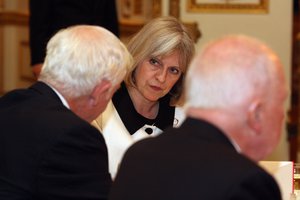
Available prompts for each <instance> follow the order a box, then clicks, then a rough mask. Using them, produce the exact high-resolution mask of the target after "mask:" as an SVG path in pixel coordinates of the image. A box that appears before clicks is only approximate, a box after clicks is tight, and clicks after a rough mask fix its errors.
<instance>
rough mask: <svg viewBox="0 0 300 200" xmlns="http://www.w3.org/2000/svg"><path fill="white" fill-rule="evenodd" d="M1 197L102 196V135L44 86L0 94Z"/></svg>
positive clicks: (67, 199) (105, 182) (106, 179)
mask: <svg viewBox="0 0 300 200" xmlns="http://www.w3.org/2000/svg"><path fill="white" fill-rule="evenodd" d="M0 130H1V131H0V199H1V200H12V199H18V200H21V199H26V200H30V199H32V200H33V199H35V200H36V199H41V200H47V199H53V200H54V199H55V200H60V199H62V200H71V199H88V200H92V199H95V200H96V199H97V200H99V199H106V198H107V194H108V191H109V188H110V186H111V178H110V175H109V173H108V158H107V149H106V145H105V142H104V139H103V137H102V135H101V134H100V133H99V131H98V130H97V129H95V128H94V127H93V126H91V125H90V124H89V123H88V122H86V121H84V120H82V119H81V118H79V117H78V116H77V115H75V114H74V113H73V112H72V111H70V110H69V109H67V108H66V107H65V106H64V105H63V104H62V102H61V100H60V99H59V97H58V96H57V95H56V93H55V92H54V91H53V90H52V89H51V88H50V87H49V86H47V85H46V84H44V83H42V82H37V83H36V84H34V85H33V86H32V87H30V88H29V89H24V90H16V91H12V92H10V93H8V94H6V95H5V96H3V97H1V98H0Z"/></svg>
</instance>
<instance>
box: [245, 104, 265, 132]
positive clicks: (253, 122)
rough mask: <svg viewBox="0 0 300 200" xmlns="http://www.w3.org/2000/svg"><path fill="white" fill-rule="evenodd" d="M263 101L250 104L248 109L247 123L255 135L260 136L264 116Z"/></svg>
mask: <svg viewBox="0 0 300 200" xmlns="http://www.w3.org/2000/svg"><path fill="white" fill-rule="evenodd" d="M262 107H263V106H262V103H261V101H254V102H252V103H251V104H250V106H249V108H248V116H247V118H248V119H247V123H248V126H249V127H250V129H252V130H253V132H254V133H256V134H260V133H261V131H262V123H263V121H262V119H263V117H262V115H263V108H262Z"/></svg>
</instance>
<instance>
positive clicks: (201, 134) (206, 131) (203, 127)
mask: <svg viewBox="0 0 300 200" xmlns="http://www.w3.org/2000/svg"><path fill="white" fill-rule="evenodd" d="M180 129H182V130H184V131H182V132H185V133H187V134H189V135H191V136H193V137H195V138H199V139H200V138H201V139H202V140H207V141H213V142H220V143H222V144H226V145H228V146H230V147H232V148H234V149H236V150H237V151H239V149H237V148H235V145H234V144H233V142H232V141H231V140H230V139H229V138H228V137H227V136H226V135H225V134H224V133H223V132H222V131H221V130H220V129H219V128H217V127H216V126H214V125H213V124H211V123H209V122H207V121H204V120H200V119H195V118H190V117H188V118H187V119H186V120H185V121H184V122H183V124H182V125H181V127H180ZM186 130H189V131H186Z"/></svg>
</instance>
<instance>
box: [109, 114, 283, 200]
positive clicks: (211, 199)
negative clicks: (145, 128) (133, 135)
mask: <svg viewBox="0 0 300 200" xmlns="http://www.w3.org/2000/svg"><path fill="white" fill-rule="evenodd" d="M109 199H110V200H121V199H122V200H148V199H149V200H150V199H151V200H154V199H155V200H177V199H178V200H183V199H187V200H193V199H195V200H196V199H197V200H199V199H203V200H228V199H236V200H245V199H247V200H250V199H260V200H269V199H270V200H271V199H272V200H274V199H276V200H278V199H281V196H280V191H279V188H278V186H277V184H276V182H275V180H274V179H273V178H272V177H271V176H270V175H269V174H268V173H266V172H265V171H264V170H263V169H262V168H260V167H259V166H258V165H257V164H256V163H254V162H252V161H250V160H249V159H247V158H246V157H244V156H243V155H241V154H239V153H237V151H236V150H235V148H234V147H233V146H232V144H231V142H230V141H229V140H228V139H227V138H226V137H225V135H224V134H223V133H222V132H221V131H220V130H219V129H217V128H216V127H214V126H212V125H210V124H209V123H207V122H204V121H200V120H196V119H191V118H188V119H187V120H186V121H185V122H184V123H183V124H182V126H181V127H180V128H178V129H169V130H167V131H166V132H165V133H164V134H161V135H160V136H158V137H157V138H150V139H145V140H142V141H140V142H138V143H136V144H134V145H133V146H132V147H131V148H130V149H129V150H128V151H127V152H126V154H125V156H124V159H123V161H122V163H121V166H120V170H119V172H118V174H117V177H116V179H115V182H114V183H113V186H112V189H111V193H110V198H109Z"/></svg>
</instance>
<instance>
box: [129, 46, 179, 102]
mask: <svg viewBox="0 0 300 200" xmlns="http://www.w3.org/2000/svg"><path fill="white" fill-rule="evenodd" d="M181 75H182V69H181V67H180V66H179V54H178V52H174V53H173V54H171V55H168V56H165V57H156V58H154V57H152V58H148V59H146V60H144V61H143V62H142V63H141V64H140V65H139V66H138V67H137V68H136V70H135V74H134V79H135V83H136V86H137V90H138V92H139V93H140V94H141V96H142V97H143V98H145V99H146V100H148V101H152V102H153V101H157V100H159V99H160V98H161V97H163V96H165V95H166V94H167V93H168V92H169V91H170V90H171V89H172V87H173V86H174V85H175V83H176V82H177V81H178V79H179V78H180V76H181Z"/></svg>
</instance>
